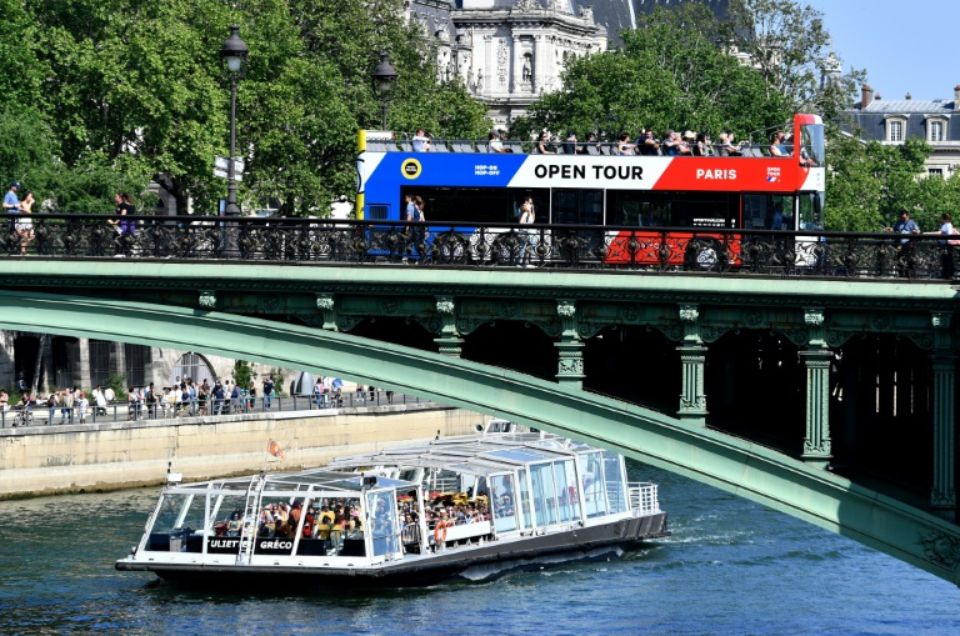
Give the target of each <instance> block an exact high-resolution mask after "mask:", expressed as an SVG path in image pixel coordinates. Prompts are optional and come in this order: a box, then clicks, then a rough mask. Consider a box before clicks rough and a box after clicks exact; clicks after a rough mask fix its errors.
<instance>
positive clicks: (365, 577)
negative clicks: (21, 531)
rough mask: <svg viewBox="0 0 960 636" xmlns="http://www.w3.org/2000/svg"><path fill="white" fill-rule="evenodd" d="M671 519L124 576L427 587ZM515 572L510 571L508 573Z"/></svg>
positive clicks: (629, 534)
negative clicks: (377, 559) (387, 557)
mask: <svg viewBox="0 0 960 636" xmlns="http://www.w3.org/2000/svg"><path fill="white" fill-rule="evenodd" d="M667 534H669V533H668V531H667V515H666V513H663V512H661V513H658V514H653V515H648V516H644V517H638V518H630V519H621V520H618V521H613V522H610V523H605V524H599V525H594V526H585V527H580V528H576V529H571V530H564V531H558V532H551V533H549V534H542V535H533V536H528V537H523V538H521V539H518V540H511V541H489V542H486V543H484V544H481V545H476V546H458V547H451V548H449V549H446V550H441V551H439V552H437V553H433V554H431V555H429V556H425V557H421V558H415V559H401V560H397V561H391V562H388V563H384V564H382V565H378V566H374V567H364V568H330V567H310V566H296V567H285V566H261V565H256V566H249V565H206V564H182V563H158V562H156V561H151V562H149V563H145V562H141V561H136V560H133V559H124V560H121V561H118V562H117V564H116V567H117V569H118V570H127V571H130V570H139V571H152V572H154V573H156V574H157V575H158V576H160V577H161V578H163V579H166V580H169V581H172V582H175V583H177V584H181V585H188V586H197V587H217V588H220V589H223V590H230V589H239V588H238V587H237V584H238V582H239V581H241V580H243V581H245V582H246V583H254V584H258V583H260V584H263V585H267V586H269V588H270V589H277V588H278V587H283V588H289V587H294V588H295V589H298V590H307V589H313V588H320V587H329V586H337V587H338V588H339V587H342V586H344V585H348V586H351V587H378V586H383V587H404V586H423V585H430V584H432V583H436V582H438V581H441V580H444V579H448V578H451V577H454V576H456V575H457V574H459V573H461V572H463V571H464V570H466V569H467V568H470V567H472V566H477V565H484V564H489V563H494V562H496V563H501V562H504V563H505V562H511V561H514V562H518V563H520V562H522V561H524V560H528V559H534V558H537V557H542V556H547V555H555V554H561V553H574V554H575V553H577V552H581V553H584V554H586V553H587V552H593V551H595V550H596V549H598V548H603V547H611V548H615V547H632V546H636V545H638V544H641V543H643V542H644V541H646V540H649V539H656V538H658V537H664V536H666V535H667ZM509 569H511V568H510V567H509V566H505V567H504V570H509Z"/></svg>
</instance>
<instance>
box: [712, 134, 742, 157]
mask: <svg viewBox="0 0 960 636" xmlns="http://www.w3.org/2000/svg"><path fill="white" fill-rule="evenodd" d="M733 139H734V136H733V133H732V132H722V133H720V134H719V135H718V136H717V152H718V154H719V155H720V156H721V157H739V156H741V155H742V152H741V147H740V145H739V144H737V145H736V146H735V145H734V144H733Z"/></svg>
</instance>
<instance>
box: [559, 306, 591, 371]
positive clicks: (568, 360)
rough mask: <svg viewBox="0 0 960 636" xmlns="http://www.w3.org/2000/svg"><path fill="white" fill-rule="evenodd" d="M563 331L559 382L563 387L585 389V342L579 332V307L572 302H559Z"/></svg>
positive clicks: (561, 333) (560, 342)
mask: <svg viewBox="0 0 960 636" xmlns="http://www.w3.org/2000/svg"><path fill="white" fill-rule="evenodd" d="M557 316H559V317H560V324H561V331H560V340H559V341H558V342H557V343H556V347H557V355H558V359H557V382H558V383H560V385H561V386H568V387H573V388H576V389H581V388H583V378H584V377H585V375H584V372H583V348H584V344H583V341H582V340H580V334H579V333H578V331H577V305H576V303H575V302H574V301H572V300H560V301H558V302H557Z"/></svg>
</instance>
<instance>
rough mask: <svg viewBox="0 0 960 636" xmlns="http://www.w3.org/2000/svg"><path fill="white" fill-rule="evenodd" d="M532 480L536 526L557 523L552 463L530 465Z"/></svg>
mask: <svg viewBox="0 0 960 636" xmlns="http://www.w3.org/2000/svg"><path fill="white" fill-rule="evenodd" d="M530 479H531V481H532V482H533V508H534V513H535V514H536V518H537V525H538V526H548V525H550V524H553V523H557V492H556V486H555V484H554V479H553V464H552V463H548V464H538V465H536V466H531V467H530Z"/></svg>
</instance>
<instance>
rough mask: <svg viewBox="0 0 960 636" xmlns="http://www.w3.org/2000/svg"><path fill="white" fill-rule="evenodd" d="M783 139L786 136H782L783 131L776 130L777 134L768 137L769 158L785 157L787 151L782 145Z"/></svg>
mask: <svg viewBox="0 0 960 636" xmlns="http://www.w3.org/2000/svg"><path fill="white" fill-rule="evenodd" d="M785 139H786V135H784V134H783V131H781V130H778V131H777V132H775V133H773V135H772V136H771V137H770V156H772V157H785V156H787V150H786V148H785V147H784V145H783V143H784V140H785Z"/></svg>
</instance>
